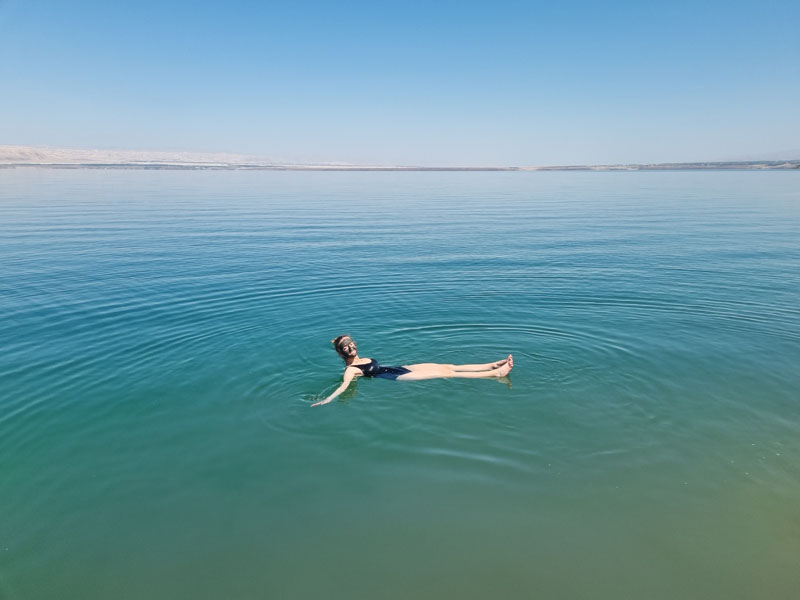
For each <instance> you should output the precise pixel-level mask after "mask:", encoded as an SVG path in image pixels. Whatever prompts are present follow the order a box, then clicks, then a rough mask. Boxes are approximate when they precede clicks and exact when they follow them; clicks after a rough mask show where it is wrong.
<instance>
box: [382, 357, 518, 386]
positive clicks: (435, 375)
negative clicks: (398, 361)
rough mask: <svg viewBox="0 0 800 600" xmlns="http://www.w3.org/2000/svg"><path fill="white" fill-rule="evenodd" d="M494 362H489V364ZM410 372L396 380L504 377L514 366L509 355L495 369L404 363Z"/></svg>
mask: <svg viewBox="0 0 800 600" xmlns="http://www.w3.org/2000/svg"><path fill="white" fill-rule="evenodd" d="M492 364H495V363H491V364H490V366H491V365H492ZM404 366H405V368H406V369H408V370H409V371H411V372H410V373H404V374H403V375H400V376H398V377H397V380H398V381H414V380H419V379H439V378H447V377H460V378H464V379H485V378H488V377H504V376H505V375H508V373H509V371H511V368H512V367H513V366H514V359H513V358H512V357H511V355H510V354H509V355H508V358H507V359H506V360H505V361H503V364H502V365H500V366H499V367H497V368H496V369H490V370H488V371H459V370H457V369H458V368H459V367H464V366H479V365H442V364H439V363H420V364H417V365H404Z"/></svg>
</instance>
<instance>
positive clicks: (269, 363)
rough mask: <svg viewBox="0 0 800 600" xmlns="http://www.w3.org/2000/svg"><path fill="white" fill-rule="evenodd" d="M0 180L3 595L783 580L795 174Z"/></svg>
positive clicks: (43, 174) (778, 586)
mask: <svg viewBox="0 0 800 600" xmlns="http://www.w3.org/2000/svg"><path fill="white" fill-rule="evenodd" d="M0 183H1V184H2V185H0V255H1V256H2V257H3V269H2V273H1V274H0V311H1V312H2V314H3V319H2V320H0V339H2V340H3V352H2V353H1V354H0V389H2V390H3V393H2V398H0V473H2V474H3V493H2V495H0V515H2V517H0V556H2V561H1V562H0V565H3V566H2V567H0V595H2V596H3V597H8V598H10V599H12V600H16V599H18V598H33V597H46V596H52V595H56V594H57V595H58V596H59V597H68V598H71V597H74V598H82V599H87V598H108V597H164V598H174V597H177V596H181V597H188V596H189V595H192V596H195V597H200V598H206V597H207V598H218V597H225V596H227V597H251V596H258V597H261V596H268V597H291V598H304V597H312V596H314V597H316V596H319V595H321V594H325V595H330V594H331V590H332V589H335V590H337V591H336V595H337V596H341V597H348V598H361V597H363V598H373V597H398V598H400V597H403V598H405V597H409V596H415V597H420V596H421V597H433V596H435V597H437V598H449V597H458V598H464V597H467V598H484V597H486V596H487V595H490V594H491V595H498V594H500V595H514V596H520V595H524V596H526V597H527V596H530V595H531V593H534V594H537V595H541V596H555V597H586V596H591V597H594V598H620V597H634V596H636V597H639V596H647V597H650V598H674V597H676V596H682V597H693V598H695V597H696V598H700V597H702V598H731V597H741V598H752V597H756V596H758V597H761V596H764V597H770V598H790V597H794V596H793V594H794V593H795V592H796V590H797V588H798V585H800V577H798V575H797V569H796V565H795V564H794V557H796V556H797V555H798V552H800V544H798V540H800V535H799V534H800V521H799V520H798V518H797V511H796V505H797V498H798V493H799V492H800V486H798V483H797V482H798V481H800V468H798V467H797V465H798V464H800V460H798V459H799V458H800V456H799V454H800V453H799V452H798V450H799V448H798V442H797V440H798V439H800V436H798V433H800V432H798V418H799V417H800V411H799V410H798V405H797V398H798V397H800V394H799V393H798V392H800V373H799V372H798V370H797V367H796V365H797V364H798V363H800V309H798V303H797V298H798V297H800V293H799V292H800V269H798V267H800V244H798V241H797V240H798V239H800V194H798V192H797V190H798V189H800V187H798V185H797V174H794V173H755V172H741V173H735V172H726V173H711V172H709V173H689V172H685V173H684V172H676V173H569V174H564V173H455V174H454V173H263V172H262V173H258V172H192V173H180V172H136V171H133V172H104V171H68V172H61V171H47V170H33V169H32V170H24V169H23V170H14V171H5V172H0ZM345 332H346V333H349V334H351V335H353V336H354V337H355V338H356V339H357V340H358V342H359V351H360V353H361V354H362V355H363V356H372V357H375V358H377V359H379V360H380V361H382V362H385V363H387V364H393V363H406V364H408V363H413V362H426V361H440V362H452V363H463V362H486V361H490V360H496V359H497V358H499V357H503V356H505V355H506V354H507V353H508V352H513V353H514V356H515V364H516V366H515V369H514V371H513V373H512V375H511V377H510V380H511V381H510V383H511V384H512V385H505V384H503V383H502V382H501V383H498V382H495V381H491V380H488V381H482V380H481V381H473V380H451V381H441V380H431V381H422V382H414V383H402V382H401V383H398V382H391V381H385V380H363V381H359V382H358V384H357V385H354V386H352V387H351V389H350V390H348V392H346V393H345V394H343V395H342V396H341V397H340V398H339V399H337V401H335V402H334V403H331V404H330V405H327V406H325V407H320V408H314V409H311V408H310V404H311V403H313V402H314V401H315V400H316V399H318V398H320V397H322V396H324V395H325V394H327V393H329V392H330V391H331V390H332V389H334V388H335V387H336V386H337V385H338V383H339V381H340V379H339V378H340V375H341V371H342V364H341V361H340V359H338V357H337V356H336V354H335V352H333V350H332V349H331V346H330V343H329V340H331V339H332V338H333V337H335V336H336V335H339V334H341V333H345Z"/></svg>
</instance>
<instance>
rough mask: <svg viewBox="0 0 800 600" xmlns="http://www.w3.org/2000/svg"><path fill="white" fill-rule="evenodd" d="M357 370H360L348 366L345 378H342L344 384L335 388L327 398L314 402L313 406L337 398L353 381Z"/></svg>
mask: <svg viewBox="0 0 800 600" xmlns="http://www.w3.org/2000/svg"><path fill="white" fill-rule="evenodd" d="M357 371H358V369H355V368H351V367H347V368H346V369H345V370H344V378H343V379H342V385H340V386H339V387H338V388H336V389H335V390H334V392H333V393H332V394H331V395H330V396H328V397H327V398H325V400H320V401H319V402H314V404H312V405H311V406H319V405H320V404H327V403H328V402H330V401H331V400H333V399H334V398H336V396H338V395H339V394H341V393H342V392H343V391H345V390H346V389H347V386H348V385H350V382H351V381H353V377H355V375H356V372H357Z"/></svg>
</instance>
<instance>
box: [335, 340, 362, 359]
mask: <svg viewBox="0 0 800 600" xmlns="http://www.w3.org/2000/svg"><path fill="white" fill-rule="evenodd" d="M339 352H341V353H342V354H343V355H344V356H355V355H356V353H357V352H358V348H357V347H356V343H355V342H354V341H353V340H352V338H349V337H346V338H342V340H341V341H340V342H339Z"/></svg>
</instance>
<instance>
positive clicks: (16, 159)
mask: <svg viewBox="0 0 800 600" xmlns="http://www.w3.org/2000/svg"><path fill="white" fill-rule="evenodd" d="M0 167H6V168H11V167H51V168H66V169H68V168H118V169H137V168H138V169H265V170H337V171H340V170H369V171H375V170H385V171H665V170H685V169H714V170H724V169H753V170H764V169H800V160H777V159H772V160H747V161H723V162H687V163H655V164H627V165H561V166H521V167H519V166H507V167H503V166H501V167H496V166H494V167H493V166H486V167H421V166H378V165H353V164H345V163H313V164H291V163H279V162H274V161H271V160H270V159H265V158H263V157H257V156H248V155H243V154H221V153H216V154H214V153H200V152H161V151H144V150H82V149H75V148H49V147H36V146H2V145H0Z"/></svg>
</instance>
